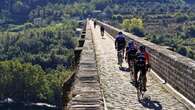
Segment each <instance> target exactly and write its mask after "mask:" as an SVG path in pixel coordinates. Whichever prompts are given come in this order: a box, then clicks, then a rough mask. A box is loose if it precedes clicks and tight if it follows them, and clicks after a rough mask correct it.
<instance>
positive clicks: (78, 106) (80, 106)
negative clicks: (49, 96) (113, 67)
mask: <svg viewBox="0 0 195 110" xmlns="http://www.w3.org/2000/svg"><path fill="white" fill-rule="evenodd" d="M94 51H95V50H94V44H93V41H92V32H91V29H90V27H89V25H87V27H86V28H85V31H83V32H82V34H81V39H80V40H79V44H78V47H77V48H76V50H75V57H76V58H75V59H76V63H77V64H78V66H77V72H76V75H75V78H74V79H75V80H74V84H73V87H72V90H71V97H72V98H71V100H70V101H69V103H68V105H67V109H68V110H88V109H90V110H103V109H104V108H103V107H104V104H103V97H102V93H101V90H100V83H99V77H98V71H97V64H96V58H95V52H94Z"/></svg>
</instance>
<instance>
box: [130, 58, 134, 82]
mask: <svg viewBox="0 0 195 110" xmlns="http://www.w3.org/2000/svg"><path fill="white" fill-rule="evenodd" d="M129 63H130V65H129V71H130V79H131V81H134V80H135V79H134V64H133V63H132V61H130V62H129Z"/></svg>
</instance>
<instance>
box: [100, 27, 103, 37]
mask: <svg viewBox="0 0 195 110" xmlns="http://www.w3.org/2000/svg"><path fill="white" fill-rule="evenodd" d="M100 31H101V35H102V38H103V36H104V27H103V26H101V27H100Z"/></svg>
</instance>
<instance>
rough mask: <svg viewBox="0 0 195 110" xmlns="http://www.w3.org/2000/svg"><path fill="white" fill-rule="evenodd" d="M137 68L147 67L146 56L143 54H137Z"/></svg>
mask: <svg viewBox="0 0 195 110" xmlns="http://www.w3.org/2000/svg"><path fill="white" fill-rule="evenodd" d="M136 64H137V66H138V67H144V66H145V55H144V53H143V52H140V53H138V54H137V63H136Z"/></svg>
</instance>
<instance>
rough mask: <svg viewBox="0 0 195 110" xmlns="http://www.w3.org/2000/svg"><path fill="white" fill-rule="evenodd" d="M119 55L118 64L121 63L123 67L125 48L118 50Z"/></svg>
mask: <svg viewBox="0 0 195 110" xmlns="http://www.w3.org/2000/svg"><path fill="white" fill-rule="evenodd" d="M117 57H118V64H119V65H120V67H122V63H123V50H119V51H117Z"/></svg>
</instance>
